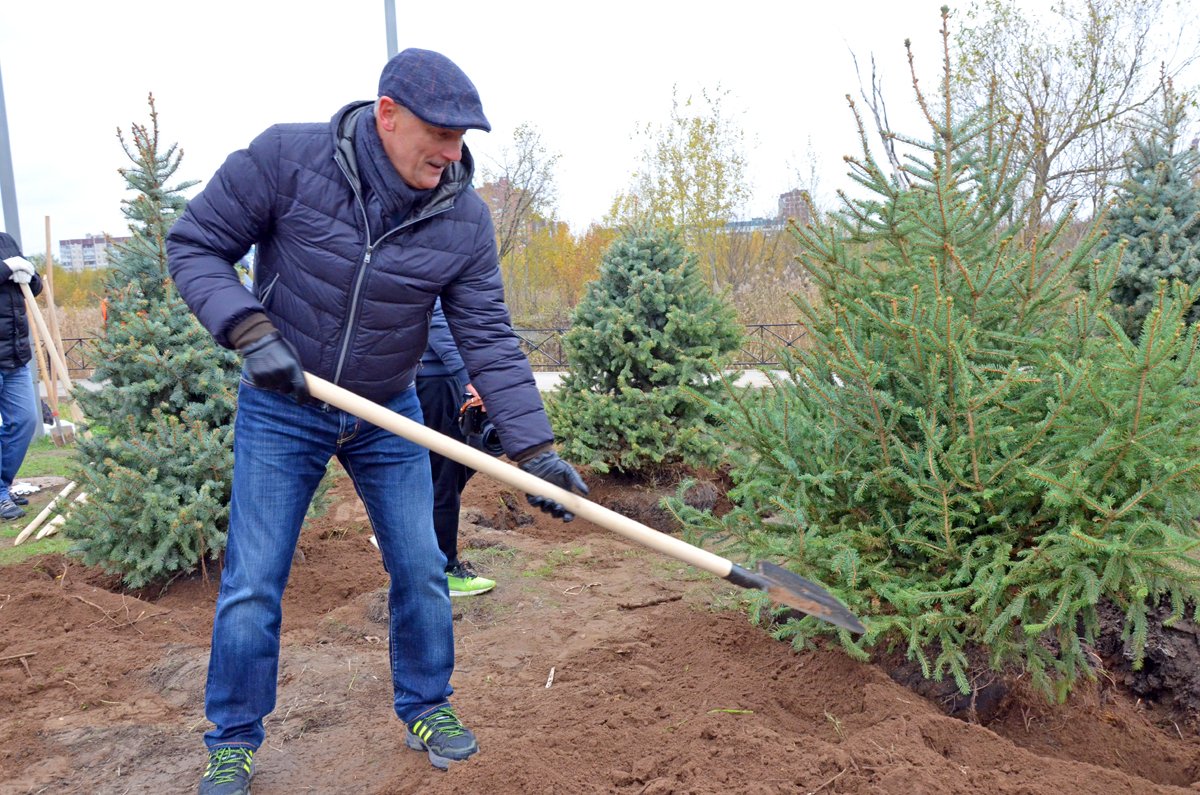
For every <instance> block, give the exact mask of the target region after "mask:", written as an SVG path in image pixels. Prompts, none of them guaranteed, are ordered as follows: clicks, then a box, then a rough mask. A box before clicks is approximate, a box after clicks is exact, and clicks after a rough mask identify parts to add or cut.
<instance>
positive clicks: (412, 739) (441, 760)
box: [404, 730, 479, 770]
mask: <svg viewBox="0 0 1200 795" xmlns="http://www.w3.org/2000/svg"><path fill="white" fill-rule="evenodd" d="M404 744H405V745H407V746H408V747H409V748H411V749H412V750H414V751H424V752H426V753H427V754H429V764H431V765H433V766H434V767H436V768H437V769H438V770H449V769H450V763H451V762H465V761H466V760H467V759H469V758H470V757H471V756H473V755H475V754H477V753H479V745H478V744H476V745H475V747H474V748H472V749H471V750H469V751H467V752H466V753H465V754H463V755H462V756H461V757H459V758H457V759H456V758H454V757H452V756H442V755H441V754H439V753H436V752H434V751H433V749H431V748H430V747H429V746H428V745H426V744H425V741H424V740H422V739H421V738H420V737H418V736H417V735H415V734H413V733H412V732H410V731H408V730H405V732H404Z"/></svg>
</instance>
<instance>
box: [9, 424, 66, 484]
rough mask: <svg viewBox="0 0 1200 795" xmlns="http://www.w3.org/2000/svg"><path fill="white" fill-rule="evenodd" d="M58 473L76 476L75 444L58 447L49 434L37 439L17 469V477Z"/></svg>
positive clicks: (60, 475)
mask: <svg viewBox="0 0 1200 795" xmlns="http://www.w3.org/2000/svg"><path fill="white" fill-rule="evenodd" d="M48 475H57V476H59V477H64V478H74V477H75V445H73V444H68V445H65V446H63V447H56V446H55V445H54V440H53V439H51V438H50V436H49V435H46V436H42V437H41V438H39V439H35V440H34V442H33V444H31V445H29V451H28V452H27V453H25V460H24V461H22V462H21V468H20V469H19V470H18V471H17V479H18V480H20V479H21V478H33V477H45V476H48Z"/></svg>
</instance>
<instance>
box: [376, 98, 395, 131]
mask: <svg viewBox="0 0 1200 795" xmlns="http://www.w3.org/2000/svg"><path fill="white" fill-rule="evenodd" d="M399 113H400V105H398V104H397V103H396V100H394V99H392V98H391V97H380V98H379V110H378V111H377V113H376V119H377V121H378V122H379V126H380V127H382V128H383V129H384V130H386V131H387V132H393V131H395V128H396V116H397V114H399Z"/></svg>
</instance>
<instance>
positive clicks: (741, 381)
mask: <svg viewBox="0 0 1200 795" xmlns="http://www.w3.org/2000/svg"><path fill="white" fill-rule="evenodd" d="M770 372H771V374H772V375H773V376H774V377H775V378H787V373H785V372H783V371H782V370H771V371H770ZM729 374H730V375H736V376H737V380H736V381H734V383H735V384H736V385H737V386H767V385H768V384H769V383H770V381H768V380H767V376H766V375H765V374H764V373H763V372H762V371H761V370H733V371H730V373H729ZM562 377H563V373H562V372H561V371H554V372H535V373H534V374H533V378H534V380H535V381H537V385H538V389H539V390H540V391H542V392H553V391H554V390H555V389H556V388H557V387H558V382H559V381H560V380H562Z"/></svg>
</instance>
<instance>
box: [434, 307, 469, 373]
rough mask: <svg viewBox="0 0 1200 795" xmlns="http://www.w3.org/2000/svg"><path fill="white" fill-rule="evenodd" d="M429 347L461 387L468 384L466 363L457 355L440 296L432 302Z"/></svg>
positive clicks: (456, 348) (456, 347) (456, 346)
mask: <svg viewBox="0 0 1200 795" xmlns="http://www.w3.org/2000/svg"><path fill="white" fill-rule="evenodd" d="M429 349H430V350H431V351H433V352H434V353H435V354H436V355H437V357H438V358H439V359H441V360H442V364H443V365H444V366H445V367H446V369H447V370H448V371H449V372H450V373H451V374H452V375H453V376H454V377H455V378H456V379H457V380H458V383H459V385H460V386H461V387H462V388H463V389H465V388H467V387H468V386H470V383H471V375H470V373H468V372H467V365H466V364H464V363H463V360H462V357H461V356H459V355H458V345H457V344H455V342H454V335H453V334H451V333H450V325H449V324H448V323H447V322H446V314H445V313H444V312H443V311H442V301H441V299H440V298H439V299H437V300H435V301H434V302H433V315H432V316H431V317H430V319H429Z"/></svg>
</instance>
